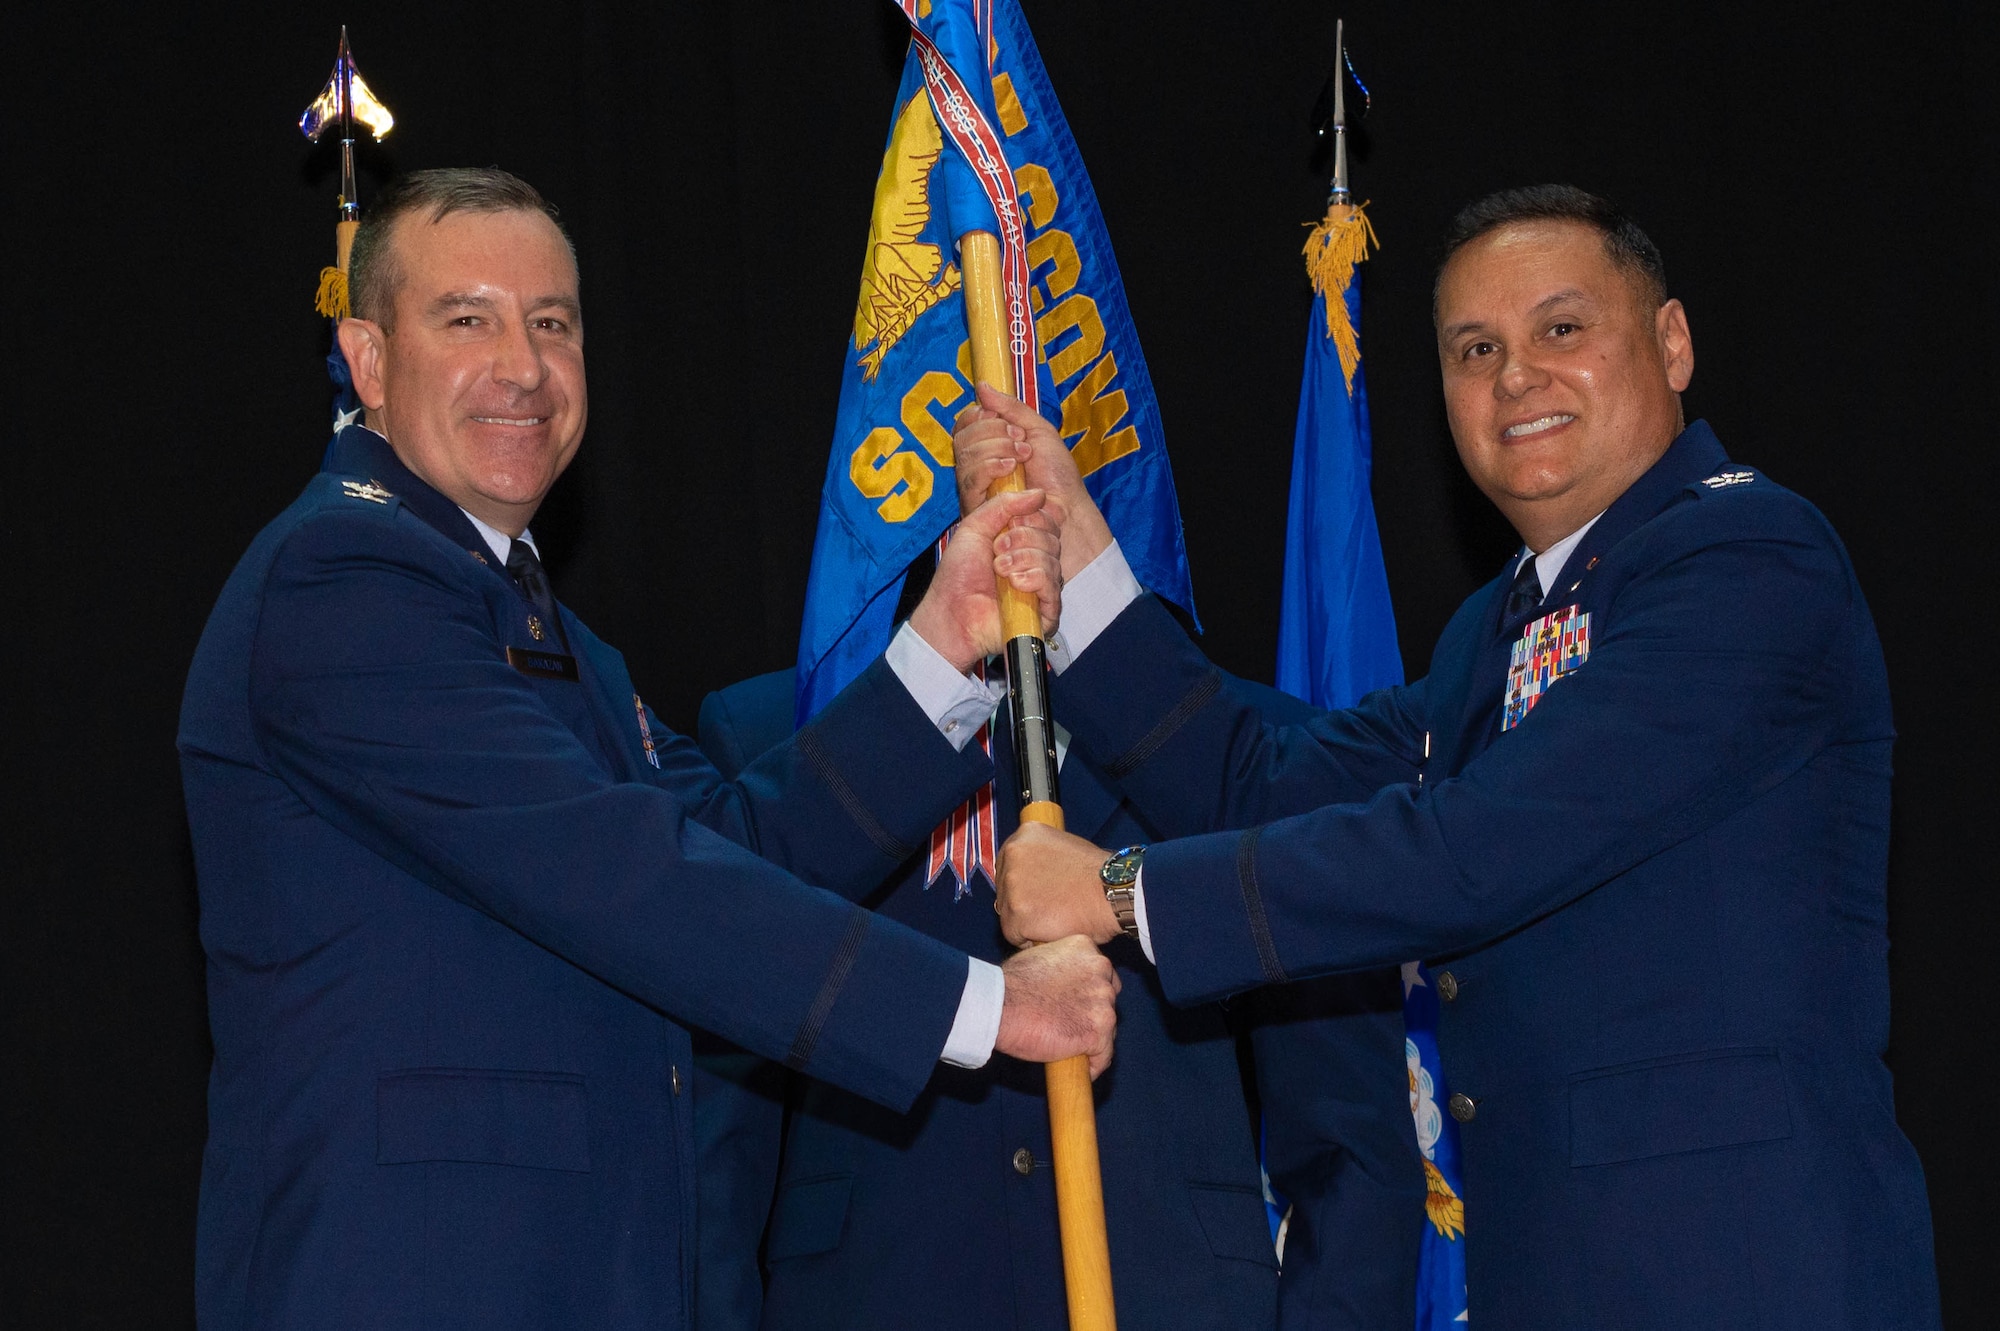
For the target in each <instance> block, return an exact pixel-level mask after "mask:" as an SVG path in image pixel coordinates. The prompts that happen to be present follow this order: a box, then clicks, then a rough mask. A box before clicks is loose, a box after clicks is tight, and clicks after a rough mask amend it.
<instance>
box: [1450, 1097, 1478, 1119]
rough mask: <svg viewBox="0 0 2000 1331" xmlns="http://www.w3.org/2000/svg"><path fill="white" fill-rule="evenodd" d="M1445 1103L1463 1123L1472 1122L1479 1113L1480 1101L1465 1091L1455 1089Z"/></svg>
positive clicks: (1452, 1114)
mask: <svg viewBox="0 0 2000 1331" xmlns="http://www.w3.org/2000/svg"><path fill="white" fill-rule="evenodd" d="M1445 1103H1446V1104H1447V1105H1448V1106H1449V1108H1450V1109H1451V1116H1452V1117H1453V1118H1455V1119H1457V1120H1458V1121H1459V1122H1461V1123H1470V1122H1472V1120H1473V1119H1474V1118H1476V1117H1478V1115H1479V1102H1478V1101H1477V1100H1474V1099H1473V1098H1472V1097H1471V1096H1469V1095H1467V1094H1466V1093H1465V1092H1464V1091H1453V1092H1452V1093H1451V1099H1450V1100H1448V1101H1446V1102H1445Z"/></svg>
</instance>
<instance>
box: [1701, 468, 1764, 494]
mask: <svg viewBox="0 0 2000 1331" xmlns="http://www.w3.org/2000/svg"><path fill="white" fill-rule="evenodd" d="M1755 479H1757V473H1756V472H1754V471H1718V472H1717V473H1715V475H1713V476H1711V477H1709V478H1708V479H1707V480H1705V481H1703V482H1702V484H1703V485H1706V486H1707V487H1708V488H1709V489H1711V490H1726V489H1728V488H1729V487H1730V486H1732V485H1748V484H1750V482H1751V481H1753V480H1755Z"/></svg>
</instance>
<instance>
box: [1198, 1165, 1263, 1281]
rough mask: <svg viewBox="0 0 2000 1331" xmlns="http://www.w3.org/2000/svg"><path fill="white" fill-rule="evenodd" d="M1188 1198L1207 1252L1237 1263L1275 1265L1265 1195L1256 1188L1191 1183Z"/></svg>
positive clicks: (1224, 1184)
mask: <svg viewBox="0 0 2000 1331" xmlns="http://www.w3.org/2000/svg"><path fill="white" fill-rule="evenodd" d="M1188 1197H1189V1199H1190V1200H1192V1201H1193V1203H1194V1218H1195V1219H1196V1220H1197V1221H1199V1222H1200V1223H1201V1232H1202V1233H1203V1234H1204V1235H1206V1236H1207V1238H1208V1250H1209V1251H1210V1252H1212V1253H1214V1254H1215V1255H1216V1256H1217V1257H1228V1258H1232V1259H1234V1260H1236V1261H1239V1262H1255V1263H1257V1264H1258V1265H1259V1266H1268V1267H1272V1268H1274V1269H1275V1268H1276V1267H1277V1265H1278V1249H1277V1246H1276V1245H1275V1244H1273V1243H1272V1242H1271V1220H1270V1216H1269V1215H1268V1213H1267V1212H1266V1211H1265V1210H1264V1198H1263V1197H1262V1196H1261V1195H1259V1194H1258V1193H1257V1192H1256V1191H1254V1190H1252V1189H1250V1188H1241V1187H1232V1186H1230V1185H1229V1184H1226V1183H1190V1184H1188Z"/></svg>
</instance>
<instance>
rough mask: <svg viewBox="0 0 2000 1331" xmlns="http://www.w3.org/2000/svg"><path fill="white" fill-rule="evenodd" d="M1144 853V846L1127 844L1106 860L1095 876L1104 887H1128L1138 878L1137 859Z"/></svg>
mask: <svg viewBox="0 0 2000 1331" xmlns="http://www.w3.org/2000/svg"><path fill="white" fill-rule="evenodd" d="M1145 854H1146V848H1145V847H1144V846H1127V847H1126V848H1125V849H1124V850H1121V851H1119V852H1118V853H1117V854H1116V855H1113V856H1112V857H1111V858H1110V859H1108V860H1106V861H1105V862H1104V867H1103V868H1101V869H1099V870H1098V871H1097V876H1098V877H1099V878H1101V879H1102V880H1103V881H1104V885H1105V886H1106V887H1130V886H1131V885H1132V884H1133V883H1135V882H1137V881H1138V879H1139V861H1140V860H1141V859H1142V858H1143V857H1144V856H1145Z"/></svg>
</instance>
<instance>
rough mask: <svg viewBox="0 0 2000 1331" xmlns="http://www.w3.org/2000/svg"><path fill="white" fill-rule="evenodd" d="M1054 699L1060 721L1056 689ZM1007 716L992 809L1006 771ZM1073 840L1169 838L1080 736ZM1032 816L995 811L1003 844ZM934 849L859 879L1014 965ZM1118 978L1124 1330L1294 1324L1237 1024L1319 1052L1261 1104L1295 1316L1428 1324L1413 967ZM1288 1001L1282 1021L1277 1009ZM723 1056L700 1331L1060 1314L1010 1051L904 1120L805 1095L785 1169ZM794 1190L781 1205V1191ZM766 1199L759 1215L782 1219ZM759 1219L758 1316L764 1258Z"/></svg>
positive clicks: (730, 701) (960, 1076)
mask: <svg viewBox="0 0 2000 1331" xmlns="http://www.w3.org/2000/svg"><path fill="white" fill-rule="evenodd" d="M791 685H792V679H791V675H790V673H789V672H784V673H782V674H778V675H771V676H760V677H758V678H756V679H751V680H746V681H743V682H742V683H740V684H736V685H732V686H731V687H730V688H728V689H725V690H722V691H721V692H720V693H717V694H713V695H711V696H710V697H709V699H708V701H707V702H706V703H704V705H703V708H702V721H701V728H700V733H701V741H702V744H703V746H704V748H705V749H707V751H708V752H709V753H710V755H711V756H712V757H713V758H714V759H715V761H716V763H717V765H718V766H719V767H721V768H722V769H723V770H725V771H727V770H730V768H731V766H732V764H740V763H742V762H744V761H746V760H747V759H749V758H751V757H754V756H755V755H756V754H757V753H759V752H761V751H762V749H763V748H764V746H766V745H769V744H773V743H776V742H777V741H778V740H779V739H780V738H781V737H782V736H784V735H787V734H789V733H790V723H791V714H792V687H791ZM1230 687H1231V688H1232V689H1233V690H1236V691H1237V692H1239V693H1240V694H1241V695H1242V696H1243V697H1245V698H1247V699H1251V700H1253V702H1254V704H1255V705H1257V706H1259V707H1261V708H1263V709H1264V710H1265V712H1266V713H1267V714H1274V715H1285V716H1292V715H1297V716H1303V715H1305V714H1306V713H1307V712H1308V711H1309V709H1307V708H1306V706H1305V704H1303V703H1300V702H1298V701H1297V700H1295V699H1291V698H1287V697H1285V696H1284V695H1282V694H1279V693H1277V692H1276V691H1275V690H1272V689H1269V688H1266V687H1264V686H1261V685H1253V684H1247V683H1245V682H1244V681H1241V680H1231V681H1230ZM1056 689H1057V695H1058V696H1057V708H1058V713H1059V714H1062V713H1063V712H1064V711H1065V708H1064V703H1063V699H1062V694H1061V682H1060V681H1058V682H1057V684H1056ZM1001 719H1002V724H1001V725H1000V726H999V727H997V729H998V730H999V732H1000V733H998V734H997V735H996V737H995V742H994V762H995V767H996V769H997V771H998V773H999V786H998V797H997V799H996V804H999V805H1001V806H1006V805H1007V804H1008V803H1009V801H1008V799H1007V796H1006V790H1007V788H1008V783H1009V782H1010V781H1011V780H1012V773H1013V771H1014V764H1013V756H1012V743H1011V735H1010V734H1008V733H1007V730H1008V727H1007V726H1006V725H1005V724H1004V722H1005V713H1004V711H1003V712H1002V717H1001ZM1062 794H1063V807H1064V812H1065V816H1066V819H1067V821H1068V825H1069V827H1070V828H1071V830H1073V831H1075V832H1077V833H1078V834H1080V835H1085V836H1089V837H1092V838H1093V839H1095V840H1097V841H1098V842H1099V843H1100V844H1103V845H1106V846H1112V847H1115V846H1122V845H1126V844H1130V843H1132V842H1138V841H1150V840H1154V839H1156V838H1157V837H1158V836H1159V835H1160V834H1161V833H1160V830H1159V829H1157V828H1156V827H1154V826H1152V825H1150V824H1148V823H1146V822H1145V821H1143V820H1142V819H1140V818H1139V817H1138V815H1137V814H1136V813H1135V812H1134V810H1133V808H1132V806H1131V805H1129V804H1127V803H1125V802H1123V800H1122V799H1121V797H1120V795H1119V793H1118V791H1117V789H1116V787H1115V786H1113V785H1112V784H1111V783H1110V782H1109V780H1108V779H1107V778H1106V777H1105V775H1104V774H1103V772H1102V771H1101V770H1100V769H1098V768H1097V767H1096V766H1095V765H1094V764H1093V763H1092V762H1091V761H1090V759H1089V757H1088V756H1087V755H1086V754H1084V753H1083V752H1081V751H1080V749H1079V747H1078V746H1076V745H1074V744H1072V745H1071V746H1070V747H1069V748H1068V751H1067V753H1066V755H1065V757H1064V760H1063V765H1062ZM1013 827H1014V816H1013V812H1012V810H1011V809H1010V808H1005V807H1003V808H1002V811H1001V825H1000V829H999V831H1000V835H1001V836H1002V837H1004V836H1005V835H1006V834H1007V833H1008V832H1011V831H1012V830H1013ZM925 870H926V857H925V856H924V855H923V854H921V853H919V854H918V855H917V856H915V857H914V858H913V860H912V861H911V862H910V863H908V864H906V865H904V866H903V867H902V868H901V869H900V870H898V872H897V873H896V874H895V875H893V876H892V877H890V878H889V880H888V881H887V882H885V883H882V884H881V885H879V886H877V887H875V888H874V890H872V891H869V892H866V893H865V894H864V895H861V896H860V898H859V899H860V900H862V901H863V902H864V904H867V905H868V906H870V907H872V908H873V909H874V910H876V911H877V912H878V913H880V914H882V915H884V916H887V917H889V918H892V919H895V920H899V921H901V922H903V923H906V924H908V925H910V926H911V927H912V928H916V929H920V930H922V931H924V932H925V933H927V934H930V935H932V936H934V937H936V938H939V939H942V940H944V941H945V942H948V943H950V944H951V945H953V946H954V947H958V948H963V949H964V950H966V951H967V952H970V953H971V954H973V955H974V956H979V957H983V958H986V959H988V960H991V961H996V962H997V961H999V960H1000V959H1001V958H1002V956H1003V955H1005V953H1006V952H1007V951H1008V950H1009V949H1008V948H1007V946H1006V943H1005V940H1004V939H1003V938H1002V937H1001V935H1000V932H999V925H998V919H997V917H996V916H995V914H994V912H993V909H992V905H993V894H992V889H991V887H990V886H988V885H987V884H986V883H985V881H984V880H983V878H980V879H975V882H974V883H973V884H972V885H971V887H970V888H968V889H965V890H962V891H961V890H959V889H958V888H957V887H956V884H955V882H954V880H953V878H952V877H951V876H950V875H949V874H948V873H947V874H946V875H945V876H943V877H942V878H940V879H939V880H938V881H937V882H936V883H934V884H927V883H926V881H925V876H926V875H925ZM1105 950H1106V954H1107V955H1108V956H1110V957H1111V958H1112V960H1113V962H1114V963H1115V964H1116V965H1117V967H1118V969H1119V972H1120V976H1121V978H1122V979H1123V981H1124V990H1123V992H1122V993H1121V994H1120V996H1119V1000H1118V1019H1119V1026H1118V1057H1117V1060H1116V1062H1115V1063H1114V1064H1113V1065H1112V1068H1111V1070H1110V1071H1109V1072H1107V1073H1106V1074H1105V1075H1104V1076H1103V1077H1102V1078H1100V1079H1099V1081H1098V1082H1097V1084H1096V1102H1097V1127H1098V1141H1099V1150H1100V1154H1101V1157H1102V1171H1103V1182H1104V1199H1105V1218H1106V1226H1107V1230H1108V1233H1109V1238H1110V1243H1111V1272H1112V1282H1113V1286H1114V1294H1115V1298H1116V1301H1117V1307H1118V1314H1119V1320H1120V1322H1121V1324H1123V1325H1128V1326H1135V1327H1148V1328H1162V1329H1167V1328H1215V1329H1216V1331H1254V1328H1257V1327H1269V1326H1271V1325H1273V1323H1274V1322H1275V1321H1276V1320H1277V1317H1278V1304H1279V1292H1280V1281H1279V1279H1278V1271H1277V1261H1276V1256H1275V1251H1274V1248H1273V1246H1272V1241H1271V1233H1270V1227H1269V1224H1268V1222H1267V1220H1266V1218H1265V1213H1264V1207H1263V1201H1262V1195H1261V1190H1260V1185H1259V1179H1258V1173H1257V1153H1256V1137H1255V1123H1254V1121H1253V1111H1252V1110H1251V1108H1250V1107H1249V1106H1248V1105H1247V1104H1246V1102H1245V1093H1244V1086H1243V1078H1242V1070H1241V1069H1240V1067H1239V1063H1238V1053H1237V1037H1238V1034H1239V1032H1240V1031H1241V1030H1244V1029H1250V1030H1252V1031H1253V1032H1254V1033H1253V1037H1252V1038H1253V1039H1256V1040H1258V1041H1259V1052H1260V1054H1261V1053H1262V1052H1263V1050H1264V1048H1265V1045H1264V1043H1263V1042H1264V1041H1270V1042H1272V1044H1273V1045H1274V1047H1278V1048H1283V1049H1299V1050H1303V1049H1304V1048H1305V1047H1308V1046H1309V1047H1311V1048H1312V1049H1313V1050H1314V1056H1313V1057H1311V1058H1310V1059H1307V1058H1305V1057H1301V1058H1299V1059H1297V1060H1295V1061H1292V1062H1290V1063H1289V1064H1288V1065H1287V1067H1286V1068H1285V1071H1284V1075H1283V1077H1282V1078H1281V1080H1280V1083H1279V1090H1278V1091H1277V1092H1276V1093H1275V1094H1276V1095H1278V1096H1281V1097H1282V1100H1283V1103H1282V1104H1278V1103H1271V1104H1269V1105H1268V1106H1267V1110H1266V1112H1267V1115H1268V1116H1269V1118H1270V1121H1271V1128H1270V1132H1271V1137H1272V1141H1273V1151H1272V1155H1273V1159H1274V1161H1281V1162H1282V1164H1281V1167H1280V1168H1279V1169H1278V1171H1277V1172H1278V1173H1279V1183H1280V1186H1282V1187H1286V1188H1288V1189H1290V1190H1292V1191H1293V1192H1294V1195H1296V1196H1298V1197H1300V1198H1301V1199H1305V1198H1310V1201H1309V1203H1308V1204H1307V1211H1306V1215H1307V1217H1308V1218H1305V1219H1303V1220H1302V1221H1301V1223H1300V1224H1299V1225H1298V1228H1297V1231H1296V1233H1297V1236H1298V1240H1299V1241H1297V1242H1296V1245H1295V1246H1291V1247H1288V1250H1287V1255H1286V1268H1285V1274H1284V1281H1283V1298H1284V1320H1283V1325H1285V1326H1286V1327H1288V1328H1291V1327H1300V1328H1307V1327H1310V1328H1323V1329H1327V1331H1331V1329H1333V1328H1342V1329H1345V1328H1353V1329H1354V1331H1373V1329H1374V1328H1380V1327H1402V1326H1405V1325H1407V1324H1408V1322H1409V1319H1410V1316H1411V1312H1412V1307H1413V1301H1414V1293H1413V1282H1414V1273H1415V1266H1416V1251H1417V1241H1418V1236H1419V1233H1420V1230H1421V1227H1422V1224H1423V1196H1424V1188H1423V1181H1422V1175H1421V1171H1420V1169H1419V1166H1418V1163H1417V1161H1418V1156H1417V1151H1416V1142H1415V1135H1414V1130H1413V1128H1412V1125H1411V1120H1410V1115H1409V1111H1408V1107H1407V1098H1406V1091H1405V1080H1406V1073H1405V1068H1404V1059H1403V1030H1402V1008H1401V1002H1402V991H1401V988H1400V986H1399V984H1398V982H1397V978H1396V976H1395V974H1394V973H1393V972H1388V973H1382V972H1376V973H1372V974H1368V975H1362V976H1355V977H1342V978H1341V979H1339V980H1336V981H1332V982H1327V983H1325V984H1323V985H1322V986H1321V987H1320V988H1318V989H1317V990H1315V991H1313V992H1312V993H1311V994H1310V995H1309V998H1310V1001H1309V1002H1308V1001H1305V1000H1306V999H1307V998H1308V995H1305V994H1292V995H1289V996H1288V997H1289V998H1291V999H1292V1000H1293V1001H1292V1002H1290V1003H1289V1004H1274V1003H1267V1002H1266V1001H1265V997H1264V996H1263V995H1259V996H1257V997H1256V998H1255V999H1254V1000H1253V1001H1250V1002H1248V1003H1242V1004H1237V1005H1234V1007H1233V1009H1230V1008H1225V1007H1224V1006H1223V1005H1220V1004H1215V1003H1207V1004H1201V1005H1197V1006H1192V1007H1188V1008H1184V1009H1183V1008H1176V1007H1174V1006H1173V1005H1172V1004H1170V1003H1168V1002H1167V1001H1166V999H1165V997H1164V996H1163V995H1162V993H1161V991H1160V985H1159V978H1158V975H1157V973H1156V972H1155V971H1154V969H1153V968H1152V967H1151V966H1150V965H1148V964H1147V963H1146V961H1145V959H1144V957H1143V956H1142V955H1141V954H1140V952H1139V950H1138V948H1137V946H1136V945H1134V944H1130V943H1127V942H1124V941H1122V940H1120V941H1118V942H1114V943H1113V944H1111V945H1110V946H1108V947H1107V948H1106V949H1105ZM1267 1008H1268V1009H1269V1010H1270V1011H1269V1015H1268V1019H1267V1018H1266V1009H1267ZM750 1062H754V1061H745V1060H741V1059H737V1058H731V1057H729V1056H727V1055H723V1056H721V1057H720V1058H715V1057H705V1058H704V1059H703V1071H704V1075H703V1077H702V1078H701V1080H700V1081H699V1082H698V1083H697V1086H698V1089H697V1095H696V1102H695V1115H696V1122H697V1133H698V1137H699V1138H700V1140H701V1141H702V1143H703V1158H704V1163H705V1164H712V1165H713V1166H714V1168H713V1169H712V1170H711V1171H709V1172H708V1173H705V1174H704V1176H703V1178H702V1181H701V1199H702V1210H701V1223H702V1241H701V1263H702V1264H701V1267H700V1271H699V1274H698V1282H699V1284H700V1290H701V1293H700V1297H701V1305H702V1308H703V1315H704V1317H705V1318H706V1319H707V1320H706V1321H705V1322H704V1331H728V1329H731V1328H754V1327H757V1326H759V1325H761V1326H762V1327H763V1328H764V1331H822V1329H827V1328H837V1327H849V1328H856V1329H857V1331H858V1329H861V1328H866V1329H867V1331H886V1329H888V1328H899V1327H912V1328H915V1327H939V1326H977V1327H993V1328H1000V1327H1012V1328H1019V1329H1020V1331H1041V1329H1042V1328H1049V1327H1060V1326H1063V1325H1065V1324H1066V1320H1067V1313H1066V1311H1065V1304H1064V1294H1063V1283H1062V1257H1061V1251H1060V1247H1059V1235H1058V1230H1057V1223H1056V1203H1055V1188H1054V1183H1053V1175H1052V1173H1051V1171H1050V1167H1049V1159H1050V1148H1049V1121H1048V1100H1047V1096H1046V1094H1045V1091H1044V1078H1043V1074H1042V1070H1041V1068H1039V1067H1035V1066H1029V1065H1023V1064H1019V1063H1014V1062H1012V1061H1010V1060H1005V1059H995V1060H994V1061H993V1062H991V1063H989V1064H988V1065H987V1066H986V1067H984V1068H980V1069H976V1070H967V1069H959V1068H941V1069H940V1070H939V1074H938V1076H936V1077H935V1078H934V1079H933V1080H932V1083H931V1085H930V1087H929V1088H927V1089H926V1091H925V1092H924V1093H923V1095H922V1096H920V1097H919V1099H918V1101H917V1104H916V1106H915V1108H914V1109H913V1111H912V1112H911V1113H910V1114H909V1115H908V1116H901V1115H897V1114H894V1113H890V1112H888V1111H886V1110H884V1109H883V1108H881V1107H880V1106H878V1105H875V1104H871V1103H869V1102H868V1101H866V1100H863V1099H862V1098H860V1097H858V1096H855V1095H852V1094H850V1093H848V1092H846V1091H843V1090H840V1089H838V1088H836V1087H832V1086H823V1085H816V1084H802V1085H800V1086H798V1087H797V1088H796V1093H795V1102H794V1105H793V1108H792V1113H791V1115H790V1122H789V1131H788V1133H787V1135H786V1138H785V1142H784V1152H783V1172H782V1177H781V1178H780V1177H779V1170H778V1164H777V1146H778V1142H777V1131H778V1118H779V1110H778V1101H777V1096H778V1095H779V1094H781V1092H780V1091H778V1090H777V1089H776V1088H774V1087H773V1086H772V1085H771V1078H770V1077H769V1074H761V1080H760V1074H759V1073H757V1072H756V1071H755V1070H754V1067H753V1066H750ZM774 1183H775V1184H776V1198H775V1207H773V1206H772V1200H773V1198H772V1187H773V1184H774ZM767 1212H768V1213H769V1225H768V1231H766V1221H765V1216H766V1213H767ZM760 1232H763V1233H765V1249H764V1254H765V1258H766V1263H767V1271H768V1290H767V1291H766V1292H765V1293H764V1294H763V1303H762V1310H761V1320H760V1316H759V1311H758V1306H757V1301H758V1297H759V1292H758V1289H757V1282H756V1268H755V1265H754V1262H755V1253H756V1249H757V1243H758V1236H759V1234H760Z"/></svg>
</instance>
